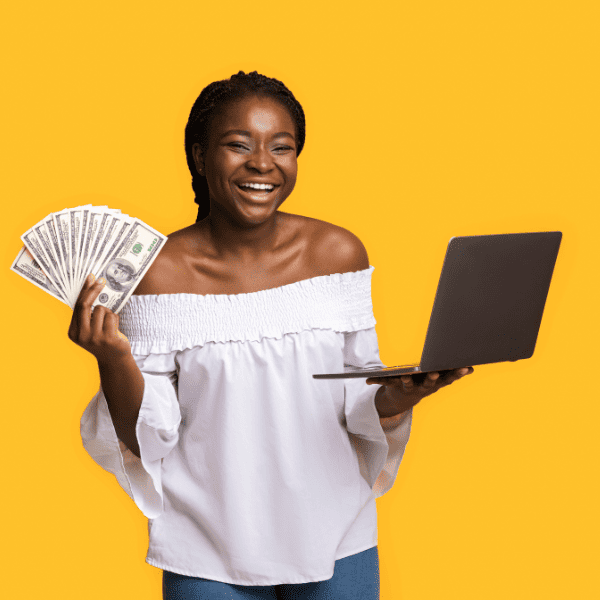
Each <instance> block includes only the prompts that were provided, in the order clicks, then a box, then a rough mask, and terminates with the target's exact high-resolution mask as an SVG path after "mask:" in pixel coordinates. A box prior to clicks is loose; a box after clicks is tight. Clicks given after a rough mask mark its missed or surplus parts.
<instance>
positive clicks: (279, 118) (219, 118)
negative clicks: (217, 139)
mask: <svg viewBox="0 0 600 600" xmlns="http://www.w3.org/2000/svg"><path fill="white" fill-rule="evenodd" d="M212 125H213V128H214V129H213V130H214V131H216V130H217V129H218V130H220V131H221V130H224V129H233V130H248V128H250V129H251V130H253V131H258V132H270V131H273V130H275V129H276V130H277V131H278V132H279V131H289V133H291V134H292V135H294V133H295V131H296V126H295V123H294V120H293V119H292V116H291V115H290V113H289V110H288V109H287V108H286V107H285V106H284V105H283V104H282V103H281V102H279V101H277V100H275V99H274V98H271V97H269V96H245V97H243V98H239V99H236V100H232V101H230V102H228V103H227V104H226V105H224V106H223V107H222V109H221V110H220V111H218V113H217V114H215V117H214V119H213V123H212Z"/></svg>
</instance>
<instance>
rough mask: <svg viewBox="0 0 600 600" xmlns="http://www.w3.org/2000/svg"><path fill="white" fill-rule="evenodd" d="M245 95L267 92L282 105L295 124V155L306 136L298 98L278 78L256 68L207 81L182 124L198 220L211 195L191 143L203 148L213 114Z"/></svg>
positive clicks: (205, 214)
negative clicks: (208, 82)
mask: <svg viewBox="0 0 600 600" xmlns="http://www.w3.org/2000/svg"><path fill="white" fill-rule="evenodd" d="M247 96H267V97H269V98H272V99H273V100H276V101H277V102H280V103H281V104H282V105H283V106H285V108H287V110H288V112H289V113H290V116H291V117H292V120H293V121H294V123H295V124H296V156H298V155H299V154H300V152H301V151H302V148H303V147H304V140H305V138H306V123H305V120H304V111H303V110H302V106H301V105H300V103H299V102H298V100H296V98H294V94H292V92H290V90H288V89H287V87H285V85H284V84H283V83H282V82H281V81H279V80H278V79H273V78H271V77H266V76H265V75H260V74H259V73H257V72H256V71H252V73H248V74H246V73H244V72H243V71H240V72H239V73H237V74H236V75H232V76H231V77H230V78H229V79H224V80H223V81H214V82H213V83H211V84H209V85H207V86H206V87H205V88H204V89H203V90H202V92H201V94H200V96H198V99H197V100H196V102H194V106H192V110H191V112H190V118H189V119H188V122H187V125H186V127H185V156H186V158H187V163H188V167H189V169H190V173H191V174H192V188H193V189H194V193H195V194H196V199H195V200H194V201H195V202H196V204H198V217H197V219H196V221H201V220H202V219H204V218H205V217H207V216H208V213H209V212H210V197H209V192H208V183H207V181H206V177H203V176H202V175H199V174H198V171H197V170H196V163H195V162H194V156H193V153H192V146H193V145H194V144H200V147H201V148H202V150H203V151H204V152H206V149H207V148H208V139H209V128H210V124H211V122H212V119H213V117H214V116H215V114H216V113H217V112H218V111H219V110H221V109H222V108H223V107H224V106H225V105H226V104H228V103H229V102H232V101H234V100H239V99H242V98H245V97H247Z"/></svg>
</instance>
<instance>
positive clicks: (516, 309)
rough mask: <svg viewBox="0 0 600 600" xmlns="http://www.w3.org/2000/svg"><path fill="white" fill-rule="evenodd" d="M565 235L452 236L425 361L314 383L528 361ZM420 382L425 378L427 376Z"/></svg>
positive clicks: (317, 376) (348, 373)
mask: <svg viewBox="0 0 600 600" xmlns="http://www.w3.org/2000/svg"><path fill="white" fill-rule="evenodd" d="M561 239H562V233H561V232H560V231H544V232H534V233H507V234H500V235H474V236H465V237H453V238H452V239H451V240H450V242H449V243H448V249H447V250H446V257H445V258H444V265H443V267H442V274H441V275H440V281H439V283H438V288H437V292H436V295H435V300H434V303H433V310H432V312H431V317H430V319H429V327H428V328H427V336H426V338H425V346H424V347H423V354H422V355H421V362H420V363H419V364H411V365H398V366H395V367H386V368H383V369H382V368H379V367H371V368H362V369H361V368H356V367H345V368H344V372H343V373H319V374H314V375H313V377H314V378H315V379H344V378H348V377H396V376H399V375H404V374H407V373H428V372H431V371H438V372H441V373H444V372H446V371H449V370H452V369H459V368H461V367H471V366H473V365H484V364H488V363H496V362H504V361H517V360H522V359H524V358H530V357H531V356H532V355H533V351H534V349H535V343H536V340H537V336H538V331H539V329H540V324H541V322H542V315H543V313H544V305H545V304H546V297H547V296H548V290H549V288H550V281H551V279H552V272H553V271H554V264H555V263H556V257H557V256H558V249H559V247H560V242H561ZM422 377H425V375H423V376H422Z"/></svg>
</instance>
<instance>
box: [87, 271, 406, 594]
mask: <svg viewBox="0 0 600 600" xmlns="http://www.w3.org/2000/svg"><path fill="white" fill-rule="evenodd" d="M373 270H374V267H372V266H371V267H369V268H368V269H365V270H363V271H356V272H351V273H336V274H333V275H325V276H319V277H313V278H311V279H305V280H303V281H298V282H295V283H291V284H288V285H283V286H281V287H277V288H272V289H267V290H262V291H259V292H252V293H247V294H235V295H206V296H202V295H195V294H163V295H147V296H132V297H131V299H130V300H129V302H128V303H127V305H126V306H125V307H124V308H123V310H122V313H121V318H120V329H121V331H122V332H123V333H124V334H125V335H126V336H127V337H128V338H129V341H130V343H131V347H132V353H133V355H134V357H135V360H136V362H137V364H138V366H139V368H140V370H141V371H142V374H143V377H144V383H145V386H144V395H143V399H142V405H141V408H140V412H139V417H138V421H137V424H136V435H137V440H138V442H139V447H140V454H141V458H138V457H137V456H135V455H134V454H133V453H132V452H131V451H130V450H129V449H128V448H127V447H126V446H125V445H124V444H123V442H121V441H120V440H119V439H118V438H117V436H116V433H115V429H114V426H113V423H112V420H111V417H110V413H109V411H108V407H107V404H106V399H105V397H104V394H103V392H102V389H100V391H99V392H98V394H97V395H96V396H95V397H94V398H93V399H92V401H91V402H90V404H89V405H88V406H87V408H86V410H85V412H84V414H83V416H82V419H81V436H82V439H83V445H84V447H85V449H86V450H87V452H88V453H89V454H90V455H91V456H92V458H93V459H94V460H95V461H96V462H97V463H98V464H99V465H100V466H101V467H103V468H104V469H106V470H107V471H109V472H111V473H113V474H114V475H115V476H116V478H117V481H118V482H119V484H120V485H121V487H122V488H123V489H124V490H125V491H126V492H127V494H128V495H129V496H130V497H131V498H132V500H133V501H134V502H135V503H136V505H137V506H138V507H139V509H140V510H141V511H142V513H143V514H144V515H145V516H146V517H147V518H148V519H149V538H150V539H149V548H148V554H147V557H146V562H147V563H149V564H150V565H153V566H155V567H158V568H160V569H165V570H168V571H172V572H174V573H180V574H182V575H188V576H192V577H202V578H205V579H211V580H215V581H222V582H226V583H230V584H238V585H279V584H286V583H288V584H290V583H291V584H298V583H307V582H313V581H324V580H327V579H330V578H331V577H332V576H333V571H334V563H335V561H336V560H338V559H341V558H344V557H346V556H350V555H352V554H357V553H358V552H362V551H363V550H367V549H368V548H372V547H373V546H376V545H377V510H376V504H375V498H377V497H379V496H381V495H383V494H385V493H386V492H387V491H388V490H389V489H390V488H391V487H392V485H393V483H394V480H395V478H396V475H397V472H398V468H399V466H400V461H401V460H402V455H403V453H404V449H405V447H406V444H407V442H408V437H409V434H410V427H411V420H412V410H410V411H407V412H406V413H404V414H402V415H400V416H399V417H395V418H391V419H382V420H380V419H379V416H378V414H377V410H376V409H375V402H374V399H375V393H376V392H377V390H378V389H379V387H380V386H378V385H370V386H369V385H367V384H366V383H365V379H329V380H319V379H313V377H312V375H313V373H335V372H340V371H343V369H344V365H353V366H376V365H379V366H384V365H382V363H381V361H380V359H379V349H378V345H377V336H376V333H375V329H374V325H375V318H374V316H373V307H372V301H371V275H372V272H373Z"/></svg>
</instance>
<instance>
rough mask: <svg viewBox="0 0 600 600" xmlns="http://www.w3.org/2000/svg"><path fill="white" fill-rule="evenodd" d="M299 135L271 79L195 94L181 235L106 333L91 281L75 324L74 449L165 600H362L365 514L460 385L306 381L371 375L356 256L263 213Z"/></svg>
mask: <svg viewBox="0 0 600 600" xmlns="http://www.w3.org/2000/svg"><path fill="white" fill-rule="evenodd" d="M304 138H305V123H304V113H303V110H302V107H301V106H300V104H299V103H298V102H297V100H296V99H295V98H294V96H293V95H292V93H291V92H290V91H289V90H288V89H287V88H286V87H285V86H284V85H283V84H282V83H281V82H279V81H277V80H275V79H270V78H267V77H264V76H262V75H259V74H258V73H256V72H253V73H250V74H244V73H243V72H241V71H240V72H239V73H238V74H237V75H234V76H232V77H231V78H230V79H229V80H225V81H219V82H214V83H212V84H210V85H209V86H208V87H207V88H205V89H204V90H203V91H202V93H201V95H200V97H199V98H198V100H197V101H196V103H195V104H194V107H193V108H192V111H191V114H190V119H189V122H188V125H187V127H186V144H185V145H186V154H187V159H188V165H189V167H190V171H191V173H192V178H193V183H192V185H193V188H194V190H195V192H196V202H198V204H199V206H200V209H199V212H198V220H197V222H196V223H195V224H193V225H191V226H190V227H187V228H185V229H183V230H181V231H177V232H176V233H174V234H172V235H170V236H169V238H168V241H167V243H166V245H165V248H164V249H163V250H162V251H161V253H160V254H159V256H158V258H157V259H156V261H155V262H154V264H153V266H152V267H151V269H150V270H149V271H148V273H147V275H146V276H145V278H144V279H143V281H142V282H141V283H140V285H139V286H138V288H137V289H136V294H135V295H134V296H132V298H131V299H130V301H129V303H128V304H127V305H126V306H125V308H124V309H123V311H122V313H121V319H120V323H119V318H118V317H117V316H116V315H114V314H112V313H111V312H110V311H109V310H107V309H106V308H104V307H97V309H96V310H95V311H94V312H93V314H91V310H90V307H91V304H92V302H93V300H94V299H95V297H96V296H97V295H98V294H99V293H100V290H101V289H102V286H103V284H104V282H103V281H97V282H92V281H88V282H87V283H86V285H85V286H84V288H83V290H82V292H81V295H80V297H79V300H78V302H77V306H76V308H75V311H74V315H73V320H72V322H71V328H70V331H69V334H70V338H71V339H72V340H73V341H75V342H76V343H78V344H79V345H80V346H82V347H83V348H85V349H86V350H88V351H89V352H91V353H92V354H94V356H95V357H96V358H97V360H98V365H99V371H100V379H101V389H100V391H99V392H98V394H97V395H96V397H95V398H94V399H93V400H92V402H91V403H90V404H89V406H88V407H87V409H86V411H85V413H84V415H83V417H82V437H83V440H84V445H85V447H86V449H87V450H88V452H89V453H90V454H91V456H92V457H93V458H94V459H95V460H96V461H97V462H98V463H99V464H100V465H101V466H102V467H104V468H105V469H107V470H108V471H110V472H112V473H114V474H115V475H116V477H117V479H118V481H119V483H120V484H121V486H122V487H123V488H124V489H125V490H126V491H127V493H128V494H129V495H130V497H131V498H132V499H133V500H134V501H135V502H136V504H137V505H138V507H139V508H140V509H141V510H142V512H143V513H144V514H145V515H146V516H147V517H148V518H149V519H150V523H149V525H150V527H149V530H150V546H149V550H148V555H147V558H146V561H147V562H148V563H149V564H151V565H154V566H156V567H159V568H161V569H163V593H164V597H165V598H166V599H169V600H171V599H175V598H193V599H197V598H290V599H291V598H303V597H306V598H308V597H310V598H336V599H348V600H350V599H357V600H358V599H360V600H371V599H375V598H378V596H379V570H378V556H377V514H376V505H375V498H376V497H378V496H381V495H382V494H384V493H385V492H386V491H388V490H389V489H390V488H391V486H392V484H393V482H394V479H395V477H396V473H397V471H398V467H399V464H400V460H401V459H402V454H403V452H404V447H405V446H406V443H407V441H408V436H409V431H410V422H411V415H412V411H411V408H412V407H413V406H414V405H415V404H416V403H417V402H419V401H420V400H421V399H422V398H423V397H425V396H427V395H429V394H431V393H433V392H435V391H437V390H438V389H439V388H440V387H443V386H444V385H448V384H449V383H452V382H453V381H455V380H456V379H458V378H460V377H462V376H463V374H464V370H462V371H461V372H458V371H456V372H451V373H449V374H447V375H445V376H444V377H442V378H440V377H439V374H437V373H433V374H430V375H429V376H428V378H427V379H426V380H425V381H424V382H422V383H417V382H416V381H413V380H412V379H411V378H410V377H402V378H383V379H372V380H367V381H366V382H365V381H364V380H362V379H346V380H315V379H313V378H312V374H313V373H324V372H336V371H341V370H343V367H344V365H345V364H348V365H356V366H375V365H381V362H380V360H379V355H378V348H377V338H376V335H375V329H374V324H375V320H374V318H373V311H372V305H371V292H370V281H371V273H372V270H373V268H372V267H370V265H369V260H368V257H367V253H366V251H365V248H364V246H363V245H362V243H361V242H360V240H358V238H356V237H355V236H354V235H353V234H351V233H350V232H348V231H346V230H344V229H342V228H340V227H337V226H334V225H331V224H329V223H324V222H322V221H318V220H315V219H310V218H307V217H301V216H298V215H292V214H289V213H284V212H281V211H279V210H278V209H279V207H280V206H281V205H282V203H283V202H284V201H285V199H286V198H287V197H288V196H289V195H290V194H291V193H292V190H293V189H294V185H295V182H296V176H297V157H298V155H299V154H300V152H301V150H302V148H303V146H304ZM118 326H119V327H120V329H121V331H120V332H119V331H118V329H117V327H118ZM467 371H468V372H472V369H468V370H467ZM370 383H376V384H378V385H377V387H369V385H367V384H370Z"/></svg>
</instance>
